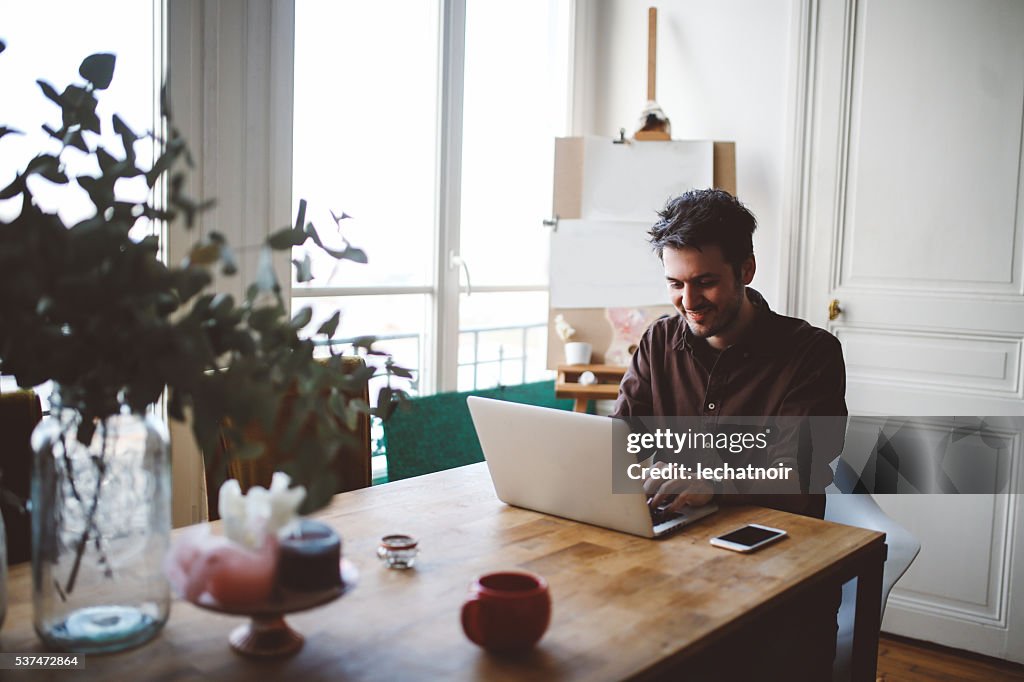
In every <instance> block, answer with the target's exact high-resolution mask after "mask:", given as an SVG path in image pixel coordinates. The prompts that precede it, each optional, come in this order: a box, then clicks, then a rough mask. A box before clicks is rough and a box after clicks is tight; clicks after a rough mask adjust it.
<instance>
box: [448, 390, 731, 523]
mask: <svg viewBox="0 0 1024 682" xmlns="http://www.w3.org/2000/svg"><path fill="white" fill-rule="evenodd" d="M467 402H468V404H469V412H470V414H471V415H472V416H473V425H474V426H476V434H477V437H478V438H479V439H480V446H481V448H483V451H484V458H485V459H486V460H487V468H488V469H489V470H490V473H491V481H492V482H493V483H494V491H495V492H496V493H497V494H498V499H500V500H501V501H502V502H505V503H506V504H511V505H513V506H516V507H523V508H524V509H532V510H534V511H539V512H544V513H545V514H553V515H555V516H561V517H563V518H567V519H572V520H573V521H582V522H584V523H590V524H593V525H595V526H602V527H604V528H611V529H612V530H618V531H622V532H624V533H632V534H633V535H640V536H643V537H647V538H654V537H661V536H663V535H666V534H668V533H671V532H675V531H678V530H680V529H682V528H683V527H684V526H686V525H688V524H690V523H693V522H694V521H696V520H698V519H701V518H703V517H705V516H707V515H708V514H711V513H713V512H715V511H716V510H717V509H718V507H717V506H715V505H713V504H710V505H706V506H704V507H686V508H685V512H684V513H682V514H678V515H670V517H671V518H667V519H665V520H662V521H660V522H659V523H657V524H655V523H654V519H653V518H652V516H651V513H650V510H649V508H648V505H647V496H646V495H644V492H643V483H642V482H641V481H635V482H631V483H630V485H632V484H633V483H635V484H636V490H635V492H633V493H613V492H612V448H613V447H614V444H615V443H616V442H618V443H623V444H624V443H625V441H626V435H627V434H628V432H629V427H628V426H627V425H626V423H625V422H623V421H621V420H619V419H611V418H609V417H599V416H595V415H590V414H580V413H577V412H567V411H565V410H553V409H549V408H546V407H536V406H534V405H521V404H519V403H510V402H505V401H502V400H491V399H488V398H478V397H476V396H470V397H469V398H468V399H467ZM613 439H618V440H613Z"/></svg>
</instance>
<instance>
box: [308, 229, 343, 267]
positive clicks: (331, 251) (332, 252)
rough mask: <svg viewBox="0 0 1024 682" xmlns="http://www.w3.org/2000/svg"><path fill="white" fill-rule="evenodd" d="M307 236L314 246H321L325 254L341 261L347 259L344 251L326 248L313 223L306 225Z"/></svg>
mask: <svg viewBox="0 0 1024 682" xmlns="http://www.w3.org/2000/svg"><path fill="white" fill-rule="evenodd" d="M306 234H308V235H309V236H310V237H311V238H312V239H313V243H314V244H316V245H317V246H319V247H320V249H321V250H322V251H323V252H324V253H326V254H328V255H330V256H331V257H332V258H336V259H338V260H341V259H342V258H344V257H345V251H344V250H342V251H338V250H337V249H330V248H327V247H326V246H324V243H323V242H322V241H320V235H319V234H318V233H317V231H316V228H315V227H314V226H313V223H307V224H306Z"/></svg>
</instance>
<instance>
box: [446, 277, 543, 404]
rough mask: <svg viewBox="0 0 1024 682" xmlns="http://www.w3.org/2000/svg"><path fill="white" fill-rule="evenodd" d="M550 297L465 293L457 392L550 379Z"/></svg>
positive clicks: (540, 295) (535, 293)
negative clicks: (548, 352)
mask: <svg viewBox="0 0 1024 682" xmlns="http://www.w3.org/2000/svg"><path fill="white" fill-rule="evenodd" d="M547 315H548V294H547V292H544V291H537V292H532V291H531V292H507V293H487V294H484V293H475V294H472V295H471V296H466V295H463V296H462V297H461V302H460V306H459V319H460V324H459V370H458V382H459V383H458V389H459V390H460V391H471V390H475V389H482V388H491V387H493V386H496V385H497V384H498V383H499V381H500V383H502V384H504V385H513V384H521V383H523V382H528V381H538V380H541V379H547V378H550V377H551V372H549V371H548V370H547V369H546V364H547V362H546V355H547Z"/></svg>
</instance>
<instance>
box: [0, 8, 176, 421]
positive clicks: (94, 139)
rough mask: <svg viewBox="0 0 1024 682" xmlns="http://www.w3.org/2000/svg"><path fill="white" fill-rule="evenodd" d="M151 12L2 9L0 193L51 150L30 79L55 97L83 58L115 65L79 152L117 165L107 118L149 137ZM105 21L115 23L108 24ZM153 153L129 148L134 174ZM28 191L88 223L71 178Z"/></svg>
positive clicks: (69, 164)
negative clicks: (99, 151)
mask: <svg viewBox="0 0 1024 682" xmlns="http://www.w3.org/2000/svg"><path fill="white" fill-rule="evenodd" d="M153 9H154V3H153V2H142V1H140V0H107V1H106V2H105V3H104V4H103V11H102V12H98V11H97V8H96V7H95V6H94V5H92V4H89V3H72V2H64V3H60V4H59V6H54V4H53V3H38V2H37V3H18V2H5V3H4V5H3V22H2V24H0V39H2V40H3V41H4V42H5V43H6V45H7V49H6V50H5V51H4V52H3V54H0V92H3V93H4V94H3V101H4V104H5V105H6V106H5V107H4V108H3V112H2V113H0V125H5V126H8V127H10V128H14V129H16V130H18V131H20V132H21V133H22V134H20V135H5V136H4V138H3V139H2V140H0V148H2V152H0V189H2V188H3V187H6V186H7V184H8V183H10V182H11V181H12V180H13V179H14V178H15V176H16V175H17V173H18V171H20V170H23V169H24V168H25V165H26V164H27V163H28V162H29V161H30V160H31V159H32V158H33V157H34V156H35V155H36V154H38V153H40V152H44V151H45V152H47V153H51V154H56V153H58V152H59V151H60V143H59V142H58V141H57V140H54V139H53V138H51V137H50V136H49V135H48V134H47V133H45V132H44V131H43V130H42V125H43V124H44V123H45V124H48V125H49V126H50V127H51V128H53V129H54V130H57V129H59V128H60V127H61V114H60V108H59V107H58V106H57V105H56V104H54V103H53V102H51V101H50V100H49V99H47V98H46V97H45V96H44V95H43V92H42V90H41V89H40V88H39V86H38V85H37V84H36V80H37V79H41V80H44V81H46V82H48V83H49V84H50V85H52V86H53V87H54V88H55V89H57V91H58V92H62V91H63V89H64V88H65V87H66V86H68V85H71V84H81V83H82V82H83V79H82V77H81V76H79V75H78V67H79V65H80V64H81V63H82V60H83V59H84V58H85V57H87V56H89V55H90V54H94V53H97V52H110V53H113V54H114V55H116V56H117V62H116V65H115V67H114V79H113V81H112V83H111V85H110V87H109V88H108V89H106V90H103V91H101V92H99V93H98V95H97V100H98V102H99V103H98V105H97V108H96V113H97V115H98V116H99V119H100V122H101V130H102V134H100V135H95V134H93V133H90V132H85V133H84V137H85V140H86V143H87V144H88V145H89V147H90V148H95V147H96V146H101V147H103V148H104V149H106V150H108V151H109V152H110V153H111V154H112V155H113V156H114V157H115V158H117V159H122V158H124V149H123V147H122V145H121V138H120V137H119V136H118V135H117V134H115V133H114V131H113V130H112V127H111V125H110V117H111V115H112V114H115V113H116V114H118V115H119V116H120V117H121V119H122V120H123V121H124V122H125V123H126V124H127V125H128V127H130V128H131V129H132V130H134V131H135V132H136V133H137V134H139V135H143V134H145V133H147V132H150V131H152V130H153V129H154V126H155V124H156V121H157V112H158V109H157V102H158V99H157V93H158V92H159V84H158V82H157V76H156V74H157V65H156V64H155V57H154V44H153V36H154V33H155V30H156V21H157V18H156V17H155V16H154V11H153ZM110 17H117V21H111V19H110ZM54 46H58V47H59V49H55V48H54ZM154 148H155V147H154V144H153V142H152V140H151V139H148V138H144V139H140V140H139V141H138V142H136V143H135V154H136V157H137V159H138V164H139V166H140V167H141V168H144V169H145V168H147V167H149V166H150V165H151V164H152V161H153V153H154ZM61 158H62V159H63V161H64V163H65V164H66V165H65V173H66V174H67V175H68V177H69V178H75V177H77V176H79V175H97V174H98V173H99V166H98V164H97V163H96V161H95V159H93V158H88V157H86V155H85V153H84V152H81V151H79V150H77V149H74V148H70V149H67V150H65V152H64V153H63V154H62V157H61ZM28 185H29V188H30V189H31V190H32V193H33V197H34V200H35V203H36V204H37V205H39V206H41V207H42V208H43V209H44V210H46V211H55V212H56V213H57V214H58V215H59V216H60V218H61V219H62V220H63V221H64V223H65V224H66V225H73V224H75V223H77V222H79V221H81V220H84V219H86V218H90V217H92V216H93V215H95V212H96V208H95V206H93V204H92V202H91V201H89V196H88V194H86V193H85V191H84V190H82V189H81V188H80V187H79V185H78V183H76V182H75V181H74V180H73V179H72V181H71V182H69V183H68V184H67V185H55V184H52V183H50V182H48V181H47V180H44V179H43V178H41V177H39V176H33V177H32V178H30V179H29V180H28ZM116 190H117V193H118V197H119V198H123V199H126V200H142V199H145V198H146V196H147V194H148V191H149V190H148V188H147V187H146V181H145V178H143V177H138V178H133V179H122V180H119V181H118V184H117V187H116ZM20 210H21V198H20V197H15V198H14V199H9V200H6V201H0V220H12V219H13V218H14V217H15V216H16V215H17V214H18V213H19V212H20ZM153 229H154V227H153V226H152V225H151V224H150V222H149V221H147V220H145V219H141V220H139V221H138V222H137V223H136V224H135V229H134V230H133V234H136V235H138V236H140V237H141V236H143V235H145V234H149V233H150V232H151V231H152V230H153ZM16 388H17V383H16V382H15V380H14V378H13V377H2V378H0V392H7V391H12V390H15V389H16ZM35 390H36V392H37V393H38V394H39V397H40V399H41V400H42V403H43V409H44V410H46V409H49V398H50V393H51V391H52V385H51V384H50V383H49V382H47V383H45V384H43V385H41V386H37V387H36V388H35Z"/></svg>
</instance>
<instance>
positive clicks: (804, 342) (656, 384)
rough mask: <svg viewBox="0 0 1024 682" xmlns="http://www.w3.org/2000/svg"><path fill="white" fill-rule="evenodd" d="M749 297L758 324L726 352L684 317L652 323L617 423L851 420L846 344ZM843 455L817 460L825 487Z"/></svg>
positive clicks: (628, 378)
mask: <svg viewBox="0 0 1024 682" xmlns="http://www.w3.org/2000/svg"><path fill="white" fill-rule="evenodd" d="M747 297H748V298H749V299H750V300H751V302H752V303H754V305H755V308H756V316H755V318H754V322H753V324H752V325H751V327H750V329H749V330H748V331H747V333H746V334H745V335H744V336H743V338H742V339H741V340H740V341H739V342H737V343H736V344H734V345H732V346H730V347H729V348H726V349H725V350H723V351H721V352H717V351H715V350H714V349H713V348H711V347H710V346H709V345H708V343H707V341H706V340H704V339H703V338H699V337H696V336H694V335H693V334H692V333H691V332H690V330H689V328H688V327H687V324H686V321H685V319H684V318H683V317H682V316H680V315H675V316H671V317H665V318H662V319H660V320H657V321H656V322H655V323H654V324H652V325H651V326H650V328H649V329H648V330H647V331H646V332H645V333H644V336H643V338H642V339H641V341H640V345H639V347H638V348H637V351H636V353H634V355H633V360H632V362H631V364H630V367H629V369H628V370H627V371H626V374H625V376H624V377H623V378H622V383H621V384H620V385H619V397H618V400H617V401H616V403H615V410H614V412H613V416H618V417H645V416H652V417H670V416H701V417H705V418H711V419H714V418H715V417H719V416H721V417H740V416H743V417H758V416H787V417H805V416H814V417H820V416H833V417H843V418H845V417H846V416H847V410H846V366H845V363H844V362H843V352H842V347H841V346H840V344H839V340H838V339H836V337H834V336H833V335H832V334H830V333H828V332H827V331H825V330H823V329H819V328H817V327H813V326H811V325H810V324H808V323H807V322H804V321H803V320H799V319H796V318H793V317H785V316H783V315H779V314H777V313H775V312H773V311H772V310H771V309H770V308H769V307H768V304H767V303H766V302H765V301H764V299H763V298H762V297H761V295H760V294H759V293H757V292H756V291H754V290H753V289H750V288H747ZM841 423H842V424H845V421H844V422H841ZM838 447H839V449H841V447H842V440H841V435H840V440H839V442H838ZM838 454H839V451H838V450H837V451H835V452H830V453H827V455H825V454H823V453H820V452H819V453H816V454H815V456H814V458H813V459H814V467H815V469H816V470H817V472H816V473H817V475H816V476H814V480H816V481H817V482H818V483H819V484H820V482H821V481H822V477H823V476H826V477H827V478H828V480H831V475H830V474H831V471H827V470H826V471H824V473H823V471H822V467H823V466H824V465H826V464H827V462H828V461H829V460H831V459H832V457H833V456H837V455H838ZM820 487H821V486H820V485H815V486H814V488H816V489H818V488H820ZM814 506H815V507H820V510H819V509H815V510H814V511H813V512H812V513H813V515H815V516H820V515H821V514H822V513H823V511H824V500H823V499H822V500H820V504H815V505H814Z"/></svg>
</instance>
